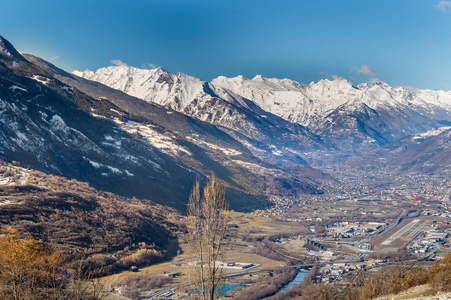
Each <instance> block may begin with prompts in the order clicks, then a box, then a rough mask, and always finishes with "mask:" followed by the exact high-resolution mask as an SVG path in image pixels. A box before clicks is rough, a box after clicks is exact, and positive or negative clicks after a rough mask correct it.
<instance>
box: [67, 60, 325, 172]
mask: <svg viewBox="0 0 451 300" xmlns="http://www.w3.org/2000/svg"><path fill="white" fill-rule="evenodd" d="M73 75H76V76H80V77H82V78H85V79H88V80H94V81H96V82H100V83H102V84H105V85H107V86H109V87H111V88H116V89H119V90H120V91H123V92H125V93H128V94H129V95H131V96H134V97H138V98H141V99H143V100H145V101H148V102H151V103H157V104H160V105H163V106H165V107H167V108H170V109H174V110H176V111H178V112H181V113H184V114H186V115H189V116H192V117H195V118H197V119H199V120H202V121H206V122H209V123H211V124H214V125H218V126H221V127H222V128H224V131H226V132H227V133H228V134H230V135H231V136H233V137H234V138H235V139H237V140H238V141H240V142H241V143H242V144H244V145H246V147H248V148H249V149H251V152H252V153H253V154H254V155H256V156H258V157H260V158H262V159H264V160H266V161H268V162H271V163H273V162H277V163H282V164H284V163H292V162H293V161H296V163H297V164H298V163H303V161H304V157H303V156H305V155H304V153H305V152H306V151H307V150H308V151H313V150H318V149H325V147H324V146H323V145H322V142H321V141H320V139H319V138H318V137H316V136H315V135H313V134H312V133H310V132H309V130H307V129H306V128H305V127H304V126H302V125H300V124H294V123H291V122H289V121H287V120H284V119H283V118H281V117H279V116H276V115H275V114H273V113H268V112H265V111H264V110H262V109H261V108H260V107H259V106H258V105H256V104H255V103H254V102H252V101H250V100H248V99H244V98H242V97H236V95H229V96H228V97H227V96H226V95H224V93H226V91H224V90H222V89H216V88H215V87H214V86H213V85H212V84H210V83H208V82H204V81H201V80H200V79H197V78H195V77H191V76H188V75H185V74H182V73H178V74H171V73H169V72H168V71H166V70H164V69H163V68H156V69H151V70H143V69H138V68H134V67H130V66H113V67H108V68H102V69H99V70H97V71H96V72H92V71H84V72H80V71H74V72H73ZM221 94H222V96H221ZM274 154H275V155H274Z"/></svg>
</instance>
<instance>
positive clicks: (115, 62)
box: [111, 59, 128, 67]
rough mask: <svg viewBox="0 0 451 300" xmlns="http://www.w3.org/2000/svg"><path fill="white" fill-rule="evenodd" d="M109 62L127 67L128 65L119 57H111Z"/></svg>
mask: <svg viewBox="0 0 451 300" xmlns="http://www.w3.org/2000/svg"><path fill="white" fill-rule="evenodd" d="M111 63H112V64H113V65H116V66H118V67H127V66H128V65H127V64H126V63H124V62H123V61H121V60H119V59H113V60H111Z"/></svg>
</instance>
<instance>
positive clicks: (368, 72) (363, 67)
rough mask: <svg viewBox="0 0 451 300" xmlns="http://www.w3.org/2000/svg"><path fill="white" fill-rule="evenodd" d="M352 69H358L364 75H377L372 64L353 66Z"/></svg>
mask: <svg viewBox="0 0 451 300" xmlns="http://www.w3.org/2000/svg"><path fill="white" fill-rule="evenodd" d="M351 71H357V72H359V73H361V74H363V75H367V76H368V75H371V76H374V75H376V71H374V70H373V69H372V68H371V67H370V66H368V65H366V64H363V65H361V66H360V68H359V67H352V68H351Z"/></svg>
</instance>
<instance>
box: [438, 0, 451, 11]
mask: <svg viewBox="0 0 451 300" xmlns="http://www.w3.org/2000/svg"><path fill="white" fill-rule="evenodd" d="M434 7H435V8H436V9H438V10H441V11H447V10H450V11H451V1H440V2H439V3H438V4H437V5H434Z"/></svg>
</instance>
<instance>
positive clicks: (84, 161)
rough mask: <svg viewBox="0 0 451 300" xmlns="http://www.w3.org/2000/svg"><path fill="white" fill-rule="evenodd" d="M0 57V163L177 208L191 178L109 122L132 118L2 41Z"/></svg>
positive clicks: (169, 159) (183, 200)
mask: <svg viewBox="0 0 451 300" xmlns="http://www.w3.org/2000/svg"><path fill="white" fill-rule="evenodd" d="M0 51H1V52H0V128H1V130H0V156H1V158H2V159H4V160H5V161H9V162H11V161H17V162H19V163H20V164H21V165H22V166H26V167H28V168H33V169H37V170H42V171H45V172H48V173H52V174H57V175H63V176H66V177H68V178H75V179H78V180H83V181H87V182H89V183H90V184H91V185H92V186H94V187H97V188H100V189H104V190H108V191H113V192H115V193H117V194H120V195H127V196H137V197H144V198H147V199H151V200H154V201H155V202H159V203H163V204H167V205H170V206H174V207H177V208H183V207H184V204H185V203H186V197H187V196H188V194H189V191H190V189H191V186H192V184H193V182H194V181H195V178H196V172H194V171H193V170H190V169H189V168H187V167H185V166H182V165H180V163H178V162H176V161H175V160H174V159H173V158H172V157H170V156H169V155H166V154H164V153H163V152H161V151H159V150H158V149H157V148H155V147H152V146H150V145H146V144H144V143H143V142H141V141H139V140H137V139H135V138H133V136H132V135H131V134H130V133H127V132H126V131H124V130H123V129H122V128H121V127H119V126H118V125H117V124H116V123H114V122H112V121H111V120H117V122H121V120H127V121H130V122H132V121H133V120H135V121H139V119H137V118H136V117H133V116H132V115H130V114H128V113H127V112H125V111H123V110H122V109H120V108H119V107H117V106H116V105H114V104H112V103H111V102H109V101H106V100H96V99H93V98H91V97H89V96H87V95H85V94H83V93H81V92H80V91H79V90H77V89H75V88H73V87H71V86H68V85H65V84H63V83H61V82H60V81H58V80H56V79H55V78H54V77H53V76H51V75H50V74H49V73H47V72H46V71H45V70H43V69H42V68H40V67H38V66H37V65H34V64H32V63H30V62H29V61H27V60H26V59H25V58H24V57H23V56H22V55H21V54H20V53H19V52H18V51H16V50H15V49H14V47H13V46H12V45H11V44H10V43H9V42H8V41H6V40H5V39H3V38H2V37H0ZM94 115H99V116H102V117H100V118H99V117H96V116H94ZM172 186H177V188H176V189H174V188H173V187H172ZM131 191H133V195H131V194H130V192H131Z"/></svg>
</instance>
